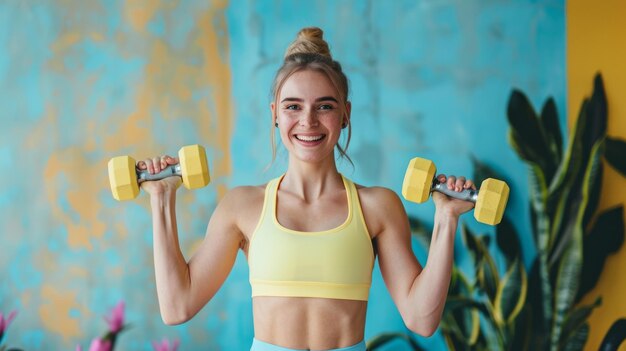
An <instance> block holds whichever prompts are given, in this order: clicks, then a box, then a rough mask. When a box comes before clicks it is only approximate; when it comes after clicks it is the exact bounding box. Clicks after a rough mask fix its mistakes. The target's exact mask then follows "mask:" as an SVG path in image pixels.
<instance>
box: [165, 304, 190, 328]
mask: <svg viewBox="0 0 626 351" xmlns="http://www.w3.org/2000/svg"><path fill="white" fill-rule="evenodd" d="M191 317H193V315H192V314H191V313H188V312H187V310H186V309H184V308H163V307H162V308H161V320H163V323H165V324H166V325H179V324H183V323H185V322H187V321H188V320H190V319H191Z"/></svg>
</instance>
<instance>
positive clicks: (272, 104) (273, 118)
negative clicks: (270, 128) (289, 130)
mask: <svg viewBox="0 0 626 351" xmlns="http://www.w3.org/2000/svg"><path fill="white" fill-rule="evenodd" d="M270 111H272V125H274V124H276V104H275V103H273V102H272V103H271V104H270Z"/></svg>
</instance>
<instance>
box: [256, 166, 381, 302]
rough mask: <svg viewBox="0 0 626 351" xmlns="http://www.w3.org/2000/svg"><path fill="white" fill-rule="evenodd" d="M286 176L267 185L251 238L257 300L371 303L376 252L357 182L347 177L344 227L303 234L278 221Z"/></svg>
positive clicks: (344, 179) (345, 182)
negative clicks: (285, 298)
mask: <svg viewBox="0 0 626 351" xmlns="http://www.w3.org/2000/svg"><path fill="white" fill-rule="evenodd" d="M283 177H284V175H283V176H281V177H279V178H276V179H274V180H272V181H270V182H269V183H268V184H267V186H266V188H265V201H264V203H263V212H262V214H261V218H260V220H259V223H258V224H257V227H256V229H255V230H254V232H253V234H252V238H251V239H250V247H249V252H248V264H249V266H250V285H251V286H252V297H254V296H290V297H321V298H329V299H347V300H362V301H367V299H368V296H369V290H370V286H371V283H372V269H373V267H374V248H373V246H372V240H371V239H370V235H369V233H368V231H367V227H366V226H365V220H364V218H363V213H362V211H361V205H360V203H359V197H358V194H357V189H356V186H355V185H354V183H352V182H351V181H350V180H349V179H346V178H345V177H343V175H342V179H343V183H344V186H345V188H346V193H347V197H348V218H346V220H345V222H344V223H343V224H341V225H340V226H338V227H336V228H334V229H330V230H325V231H321V232H300V231H296V230H291V229H287V228H285V227H283V226H282V225H281V224H280V223H278V220H277V219H276V197H277V193H278V186H279V184H280V182H281V180H282V178H283Z"/></svg>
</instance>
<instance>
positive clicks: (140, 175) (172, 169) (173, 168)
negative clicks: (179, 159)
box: [137, 163, 183, 183]
mask: <svg viewBox="0 0 626 351" xmlns="http://www.w3.org/2000/svg"><path fill="white" fill-rule="evenodd" d="M182 175H183V173H182V171H181V170H180V163H179V164H175V165H170V166H167V167H165V168H164V169H162V170H161V172H159V173H156V174H150V172H148V171H147V170H137V182H138V183H141V182H145V181H148V180H161V179H164V178H167V177H173V176H181V177H182Z"/></svg>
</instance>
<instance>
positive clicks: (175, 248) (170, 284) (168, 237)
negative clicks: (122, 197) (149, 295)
mask: <svg viewBox="0 0 626 351" xmlns="http://www.w3.org/2000/svg"><path fill="white" fill-rule="evenodd" d="M150 204H151V207H152V226H153V240H154V271H155V277H156V286H157V295H158V299H159V307H160V310H161V315H162V317H163V320H164V321H165V322H166V323H168V324H169V323H179V322H182V321H184V319H186V318H187V311H186V306H185V305H184V304H181V302H183V301H186V299H185V298H184V297H185V296H186V295H187V294H188V292H189V289H190V286H191V281H190V274H189V266H188V265H187V262H186V261H185V257H184V256H183V254H182V252H181V250H180V245H179V241H178V229H177V224H176V211H175V207H176V196H175V193H173V192H172V193H168V194H163V195H154V196H152V197H151V199H150Z"/></svg>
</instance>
